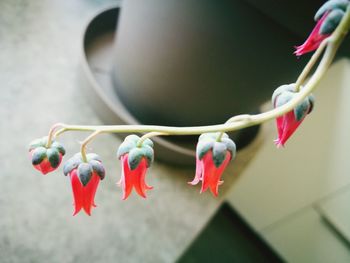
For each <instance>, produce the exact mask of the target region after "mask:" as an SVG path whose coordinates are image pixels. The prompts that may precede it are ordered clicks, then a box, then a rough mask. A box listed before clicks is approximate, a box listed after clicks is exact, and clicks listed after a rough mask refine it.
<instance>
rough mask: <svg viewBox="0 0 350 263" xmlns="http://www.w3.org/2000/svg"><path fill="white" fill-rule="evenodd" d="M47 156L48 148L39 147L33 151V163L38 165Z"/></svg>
mask: <svg viewBox="0 0 350 263" xmlns="http://www.w3.org/2000/svg"><path fill="white" fill-rule="evenodd" d="M45 158H46V148H44V147H38V148H36V149H35V150H34V151H33V153H32V164H33V165H38V164H40V163H41V162H42V161H43V160H44V159H45Z"/></svg>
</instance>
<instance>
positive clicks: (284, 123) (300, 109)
mask: <svg viewBox="0 0 350 263" xmlns="http://www.w3.org/2000/svg"><path fill="white" fill-rule="evenodd" d="M295 95H297V92H296V91H295V84H289V85H282V86H280V87H279V88H277V89H276V90H275V91H274V93H273V95H272V104H273V107H274V108H278V107H280V106H282V105H284V104H286V103H287V102H289V101H290V100H291V99H293V97H294V96H295ZM313 106H314V97H313V95H309V96H308V97H307V98H306V99H305V100H304V101H303V102H301V103H300V104H299V105H298V106H297V107H296V108H295V109H294V110H292V111H290V112H288V113H286V114H284V115H282V116H280V117H277V118H276V125H277V133H278V138H277V139H276V140H275V144H276V145H277V147H281V146H284V144H285V143H286V141H287V140H288V139H289V138H290V136H291V135H292V134H293V133H294V132H295V130H296V129H297V128H298V127H299V125H300V124H301V123H302V122H303V120H304V118H305V117H306V115H307V114H309V113H310V112H311V111H312V109H313Z"/></svg>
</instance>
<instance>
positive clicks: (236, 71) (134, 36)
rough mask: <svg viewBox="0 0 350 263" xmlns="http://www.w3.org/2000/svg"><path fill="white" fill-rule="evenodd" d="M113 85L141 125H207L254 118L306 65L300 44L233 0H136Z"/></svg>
mask: <svg viewBox="0 0 350 263" xmlns="http://www.w3.org/2000/svg"><path fill="white" fill-rule="evenodd" d="M115 43H116V44H115V60H114V62H115V65H114V66H115V67H114V71H113V77H114V83H115V88H116V91H117V93H118V96H119V97H120V99H121V101H122V102H123V103H124V105H125V106H126V107H127V108H128V110H129V111H130V112H131V113H132V114H133V116H134V117H135V118H136V119H137V120H139V121H140V122H141V123H147V124H162V125H177V126H185V125H208V124H217V123H222V122H224V121H225V120H227V119H228V118H229V117H231V116H233V115H236V114H240V113H250V112H252V111H255V110H256V109H258V108H259V106H260V105H261V104H262V103H263V102H264V101H265V100H267V99H269V98H270V96H271V94H272V92H273V90H274V89H275V88H276V87H277V86H278V85H280V84H282V83H289V82H292V81H294V80H295V78H296V76H297V73H298V72H299V70H300V66H302V64H303V63H298V62H297V60H296V58H295V57H294V56H293V55H292V52H293V45H295V44H297V43H300V40H299V39H298V38H296V37H295V35H293V34H291V33H290V32H289V31H288V30H286V29H285V28H283V27H281V26H279V25H278V24H276V23H275V22H274V21H272V20H271V19H269V18H268V17H266V16H264V15H262V14H261V13H260V12H259V11H258V10H256V9H254V8H252V7H251V6H249V5H247V4H246V3H245V2H243V1H234V0H220V1H217V0H186V1H185V0H169V1H163V0H148V1H146V2H145V1H143V0H130V1H125V2H124V4H123V7H122V9H121V17H120V21H119V27H118V34H117V41H116V42H115Z"/></svg>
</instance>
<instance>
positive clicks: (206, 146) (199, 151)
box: [196, 137, 215, 160]
mask: <svg viewBox="0 0 350 263" xmlns="http://www.w3.org/2000/svg"><path fill="white" fill-rule="evenodd" d="M214 143H215V140H213V139H211V138H208V137H207V138H206V139H202V140H200V141H198V143H197V147H196V156H197V158H198V159H199V160H202V158H203V157H204V155H205V154H206V153H207V152H208V151H209V150H211V149H213V146H214Z"/></svg>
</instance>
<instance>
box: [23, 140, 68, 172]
mask: <svg viewBox="0 0 350 263" xmlns="http://www.w3.org/2000/svg"><path fill="white" fill-rule="evenodd" d="M46 144H47V137H43V138H40V139H36V140H34V141H32V142H31V143H30V145H29V154H30V158H31V160H32V164H33V166H34V168H35V169H37V170H38V171H40V172H41V173H42V174H47V173H49V172H52V171H54V170H56V169H57V167H58V166H59V165H60V163H61V161H62V157H63V155H65V153H66V151H65V149H64V147H63V146H62V145H61V144H60V143H59V142H57V141H53V142H52V143H51V145H50V147H46Z"/></svg>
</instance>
